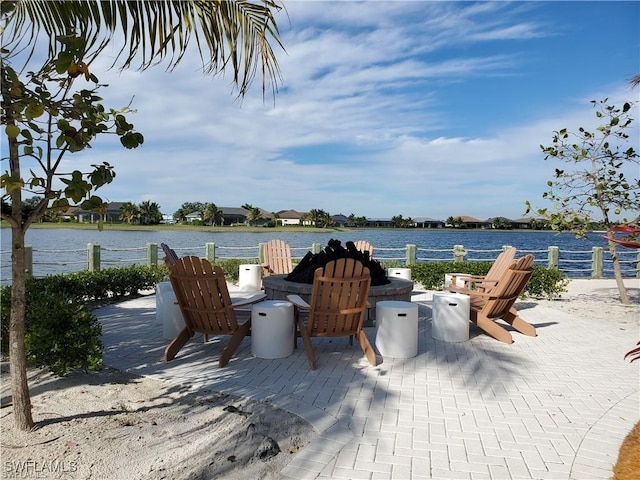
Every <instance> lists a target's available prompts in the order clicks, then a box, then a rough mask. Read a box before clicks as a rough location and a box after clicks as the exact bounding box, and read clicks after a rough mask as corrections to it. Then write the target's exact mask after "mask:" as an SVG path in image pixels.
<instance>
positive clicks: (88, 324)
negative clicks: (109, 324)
mask: <svg viewBox="0 0 640 480" xmlns="http://www.w3.org/2000/svg"><path fill="white" fill-rule="evenodd" d="M27 318H28V319H29V321H28V328H27V329H26V333H25V349H26V352H27V364H28V365H29V366H35V367H48V368H49V370H51V372H52V373H54V374H55V375H61V376H62V375H66V374H67V373H69V372H70V371H71V370H84V371H90V370H99V369H100V368H101V367H102V340H101V339H100V335H101V333H102V326H101V325H100V323H99V321H98V318H97V317H96V316H95V315H94V314H92V313H91V311H90V310H89V308H88V307H87V306H86V305H83V304H80V303H77V302H76V301H68V300H67V299H66V298H65V297H61V296H60V295H58V294H56V293H54V292H43V293H40V294H39V296H38V301H37V302H31V303H29V304H28V305H27Z"/></svg>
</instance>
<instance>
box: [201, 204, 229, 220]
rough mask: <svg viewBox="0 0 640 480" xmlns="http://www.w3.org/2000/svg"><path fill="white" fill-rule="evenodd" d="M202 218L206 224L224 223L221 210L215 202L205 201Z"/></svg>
mask: <svg viewBox="0 0 640 480" xmlns="http://www.w3.org/2000/svg"><path fill="white" fill-rule="evenodd" d="M202 220H203V221H204V222H205V223H206V224H207V225H218V223H219V224H221V225H222V224H223V223H224V215H223V214H222V210H220V209H219V208H218V207H216V205H215V203H205V205H204V209H203V211H202Z"/></svg>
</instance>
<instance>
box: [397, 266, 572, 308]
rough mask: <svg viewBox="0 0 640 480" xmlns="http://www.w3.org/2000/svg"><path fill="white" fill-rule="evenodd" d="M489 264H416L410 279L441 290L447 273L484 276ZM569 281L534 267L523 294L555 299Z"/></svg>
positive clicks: (554, 272)
mask: <svg viewBox="0 0 640 480" xmlns="http://www.w3.org/2000/svg"><path fill="white" fill-rule="evenodd" d="M491 265H492V263H491V262H433V263H416V264H414V265H411V266H410V267H409V268H411V278H413V280H414V281H415V282H418V283H420V284H421V285H422V286H423V287H424V288H426V289H427V290H442V289H443V288H444V276H445V274H447V273H456V272H460V273H468V274H470V275H486V274H487V272H488V271H489V269H490V268H491ZM568 283H569V280H568V279H567V278H566V277H565V276H564V274H563V273H562V272H561V271H560V270H558V269H555V268H545V267H541V266H539V265H534V267H533V275H532V276H531V279H530V280H529V282H528V283H527V288H526V292H525V294H527V295H529V296H531V297H536V298H543V297H546V298H548V299H553V298H557V297H558V296H559V295H560V294H561V293H562V292H566V291H567V289H566V287H567V284H568Z"/></svg>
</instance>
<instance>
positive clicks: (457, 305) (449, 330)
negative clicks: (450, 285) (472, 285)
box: [431, 292, 470, 342]
mask: <svg viewBox="0 0 640 480" xmlns="http://www.w3.org/2000/svg"><path fill="white" fill-rule="evenodd" d="M469 313H470V299H469V296H468V295H462V294H460V293H447V292H440V293H434V294H433V306H432V318H431V336H432V337H433V338H435V339H436V340H442V341H443V342H465V341H467V340H469Z"/></svg>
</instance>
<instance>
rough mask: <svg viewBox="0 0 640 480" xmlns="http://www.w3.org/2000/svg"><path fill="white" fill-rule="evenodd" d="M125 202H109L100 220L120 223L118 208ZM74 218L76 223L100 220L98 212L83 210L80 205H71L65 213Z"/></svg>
mask: <svg viewBox="0 0 640 480" xmlns="http://www.w3.org/2000/svg"><path fill="white" fill-rule="evenodd" d="M125 203H126V202H109V204H108V205H107V211H106V213H104V214H102V221H103V222H106V223H122V220H120V210H121V209H122V206H123V205H124V204H125ZM65 216H66V217H68V218H75V220H76V221H77V222H78V223H96V222H98V220H100V216H101V215H100V214H99V213H96V212H93V211H91V210H83V209H82V208H80V207H71V208H70V209H69V211H68V212H67V213H66V215H65Z"/></svg>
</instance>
